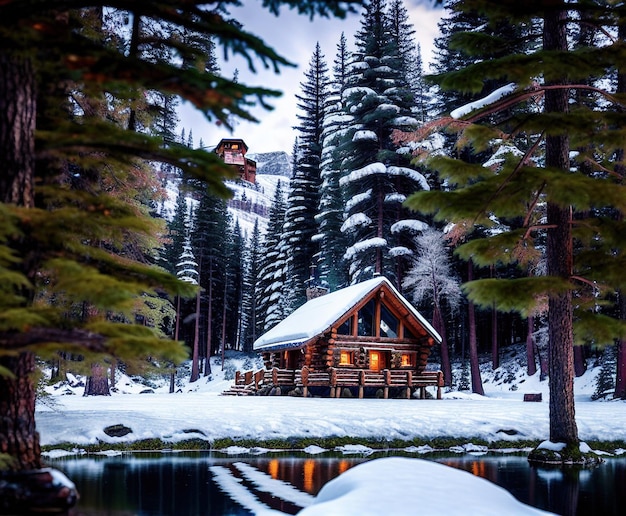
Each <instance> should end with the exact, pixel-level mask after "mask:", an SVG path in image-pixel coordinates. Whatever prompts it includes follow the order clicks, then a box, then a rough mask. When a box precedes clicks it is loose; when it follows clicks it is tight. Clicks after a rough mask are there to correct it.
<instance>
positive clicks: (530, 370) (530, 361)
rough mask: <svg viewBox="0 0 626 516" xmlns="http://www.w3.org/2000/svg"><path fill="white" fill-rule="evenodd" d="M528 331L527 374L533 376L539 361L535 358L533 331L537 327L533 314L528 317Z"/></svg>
mask: <svg viewBox="0 0 626 516" xmlns="http://www.w3.org/2000/svg"><path fill="white" fill-rule="evenodd" d="M527 325H528V327H527V331H526V374H527V375H528V376H533V375H534V374H535V373H536V372H537V363H536V359H535V342H534V340H535V339H533V332H534V329H535V318H534V317H533V316H532V315H531V316H530V317H528V319H527Z"/></svg>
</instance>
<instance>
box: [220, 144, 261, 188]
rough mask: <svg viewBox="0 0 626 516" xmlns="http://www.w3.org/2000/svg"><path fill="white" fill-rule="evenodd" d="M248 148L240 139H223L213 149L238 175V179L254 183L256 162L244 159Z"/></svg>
mask: <svg viewBox="0 0 626 516" xmlns="http://www.w3.org/2000/svg"><path fill="white" fill-rule="evenodd" d="M247 152H248V146H247V145H246V142H244V141H243V140H242V139H241V138H223V139H222V140H221V141H220V142H219V143H218V144H217V147H215V153H216V154H217V155H218V156H219V157H220V158H222V160H224V163H226V164H227V165H231V166H233V167H234V168H235V169H236V170H237V172H238V173H239V179H241V180H242V181H248V182H249V183H254V182H255V181H256V161H254V160H252V159H250V158H246V153H247Z"/></svg>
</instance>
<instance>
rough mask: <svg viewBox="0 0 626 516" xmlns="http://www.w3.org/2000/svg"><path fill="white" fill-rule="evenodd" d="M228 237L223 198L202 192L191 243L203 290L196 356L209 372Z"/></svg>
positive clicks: (229, 230)
mask: <svg viewBox="0 0 626 516" xmlns="http://www.w3.org/2000/svg"><path fill="white" fill-rule="evenodd" d="M231 236H232V225H231V216H230V214H229V212H228V208H227V205H226V201H225V200H224V199H222V198H219V197H216V196H214V195H211V194H210V193H208V192H206V191H205V192H203V193H202V195H201V196H200V200H199V202H198V205H197V207H196V208H195V210H194V220H193V228H192V231H191V243H192V246H193V251H194V255H195V257H196V260H197V262H198V264H199V271H200V279H199V284H200V286H201V287H202V289H203V294H202V296H201V311H200V314H202V320H203V322H204V324H202V325H200V340H201V342H203V343H204V345H203V346H201V347H200V349H199V356H200V357H204V358H205V359H206V362H205V363H206V367H205V371H204V372H205V374H209V373H210V371H209V369H208V368H209V366H210V362H209V360H208V358H209V357H210V356H211V355H212V354H213V353H214V352H215V350H216V348H217V342H219V337H220V330H221V325H222V324H221V323H222V311H221V309H220V308H221V306H222V305H221V304H220V303H222V302H223V301H224V300H223V293H224V284H225V281H226V273H227V246H228V243H229V240H230V238H231ZM192 366H193V364H192Z"/></svg>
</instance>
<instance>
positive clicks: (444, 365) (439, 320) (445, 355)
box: [433, 302, 452, 386]
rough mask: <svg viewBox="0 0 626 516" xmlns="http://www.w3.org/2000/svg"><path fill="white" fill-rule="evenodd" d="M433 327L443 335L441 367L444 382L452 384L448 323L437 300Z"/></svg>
mask: <svg viewBox="0 0 626 516" xmlns="http://www.w3.org/2000/svg"><path fill="white" fill-rule="evenodd" d="M433 327H434V328H435V330H437V333H439V335H440V336H441V369H442V370H443V383H444V384H445V385H447V386H450V385H452V365H451V364H450V352H449V350H448V338H447V336H446V325H445V323H444V320H443V316H442V315H441V308H440V307H439V303H437V302H435V309H434V313H433Z"/></svg>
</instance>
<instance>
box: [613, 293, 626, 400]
mask: <svg viewBox="0 0 626 516" xmlns="http://www.w3.org/2000/svg"><path fill="white" fill-rule="evenodd" d="M618 303H619V308H620V318H621V319H622V320H625V319H626V295H625V294H624V292H622V291H620V292H619V300H618ZM616 359H617V374H616V380H615V394H614V396H615V397H616V398H622V399H625V400H626V339H619V340H618V341H617V355H616Z"/></svg>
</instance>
